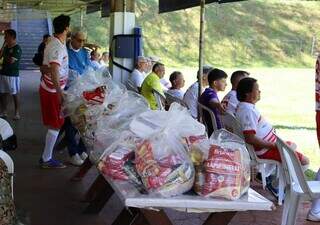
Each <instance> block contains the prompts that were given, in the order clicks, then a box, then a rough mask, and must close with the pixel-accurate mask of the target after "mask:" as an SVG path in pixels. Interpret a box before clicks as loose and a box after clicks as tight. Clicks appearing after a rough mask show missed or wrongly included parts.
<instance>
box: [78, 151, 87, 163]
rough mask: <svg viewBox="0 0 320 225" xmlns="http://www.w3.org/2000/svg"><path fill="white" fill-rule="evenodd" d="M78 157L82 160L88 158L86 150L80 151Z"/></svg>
mask: <svg viewBox="0 0 320 225" xmlns="http://www.w3.org/2000/svg"><path fill="white" fill-rule="evenodd" d="M80 158H81V159H82V160H83V161H84V160H86V159H87V158H88V154H87V153H86V152H82V153H81V155H80Z"/></svg>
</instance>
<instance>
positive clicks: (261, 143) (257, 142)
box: [243, 132, 276, 149]
mask: <svg viewBox="0 0 320 225" xmlns="http://www.w3.org/2000/svg"><path fill="white" fill-rule="evenodd" d="M243 135H244V138H245V141H246V142H247V143H248V144H251V145H253V146H254V147H256V148H259V149H262V148H268V149H270V148H274V147H276V143H272V142H268V141H265V140H262V139H260V138H258V137H257V136H256V135H255V134H254V133H246V132H244V133H243Z"/></svg>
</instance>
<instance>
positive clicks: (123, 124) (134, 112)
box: [93, 91, 149, 158]
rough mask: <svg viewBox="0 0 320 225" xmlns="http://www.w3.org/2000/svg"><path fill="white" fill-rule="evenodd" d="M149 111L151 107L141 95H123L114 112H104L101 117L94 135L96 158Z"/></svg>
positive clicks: (131, 93)
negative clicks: (131, 123)
mask: <svg viewBox="0 0 320 225" xmlns="http://www.w3.org/2000/svg"><path fill="white" fill-rule="evenodd" d="M114 102H116V101H114ZM147 110H149V105H148V103H147V101H146V100H145V99H144V98H143V97H142V96H141V95H138V94H136V93H134V92H131V91H128V92H126V94H124V95H122V98H121V99H119V100H118V101H117V102H116V105H115V107H114V108H113V110H112V111H108V112H104V113H103V116H101V117H99V120H98V122H97V128H96V130H95V135H94V136H95V137H94V138H95V140H94V147H93V149H94V154H95V158H99V157H100V155H101V154H102V153H103V152H104V151H105V149H107V148H108V147H109V146H110V145H111V144H112V143H113V142H115V141H116V140H118V139H119V137H120V135H121V133H122V132H123V131H127V130H129V124H130V122H131V121H132V120H133V119H134V118H135V117H136V116H138V115H140V114H141V113H142V112H145V111H147Z"/></svg>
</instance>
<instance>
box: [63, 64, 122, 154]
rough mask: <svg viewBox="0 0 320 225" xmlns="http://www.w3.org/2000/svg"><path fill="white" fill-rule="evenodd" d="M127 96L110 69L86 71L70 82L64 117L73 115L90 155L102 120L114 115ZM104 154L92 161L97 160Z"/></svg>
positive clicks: (72, 118)
mask: <svg viewBox="0 0 320 225" xmlns="http://www.w3.org/2000/svg"><path fill="white" fill-rule="evenodd" d="M126 96H128V94H127V93H126V89H125V87H124V86H123V85H118V84H116V83H115V82H113V81H112V80H111V79H110V76H109V75H108V71H107V70H100V71H93V70H92V69H87V70H86V71H85V73H84V74H83V75H82V76H81V77H77V78H76V79H75V80H74V81H73V82H72V83H71V85H70V87H69V88H68V90H67V91H66V97H65V100H64V106H63V114H64V116H70V118H71V121H72V123H73V125H74V126H75V127H76V128H77V129H78V131H79V133H80V135H81V137H82V140H83V141H84V143H85V145H86V147H87V150H88V151H89V152H91V151H93V150H94V144H95V133H96V131H97V129H98V121H99V118H101V117H102V116H103V115H109V114H112V113H113V112H114V111H115V110H116V109H118V108H119V107H118V105H119V104H120V102H121V99H122V98H125V97H126ZM104 149H105V148H104ZM104 149H102V151H103V150H104ZM101 153H102V152H100V153H99V154H93V155H92V157H90V158H92V159H93V158H95V159H97V158H99V157H100V155H101ZM90 156H91V155H90Z"/></svg>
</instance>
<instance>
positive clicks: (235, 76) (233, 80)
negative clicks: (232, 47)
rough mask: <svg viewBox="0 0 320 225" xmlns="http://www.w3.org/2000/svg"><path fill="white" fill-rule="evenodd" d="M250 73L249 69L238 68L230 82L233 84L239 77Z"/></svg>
mask: <svg viewBox="0 0 320 225" xmlns="http://www.w3.org/2000/svg"><path fill="white" fill-rule="evenodd" d="M249 74H250V73H248V72H247V71H244V70H237V71H235V72H233V73H232V75H231V78H230V82H231V84H234V82H235V81H236V80H237V79H238V78H239V77H244V76H247V75H249Z"/></svg>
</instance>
